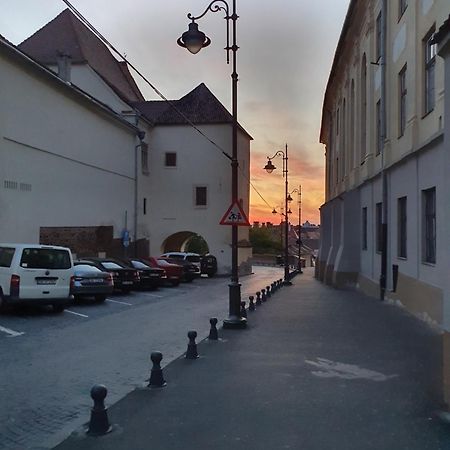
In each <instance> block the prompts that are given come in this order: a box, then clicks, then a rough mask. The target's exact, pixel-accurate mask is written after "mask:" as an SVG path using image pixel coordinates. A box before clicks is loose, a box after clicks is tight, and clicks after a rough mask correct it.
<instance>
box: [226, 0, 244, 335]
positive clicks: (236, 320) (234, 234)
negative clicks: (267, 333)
mask: <svg viewBox="0 0 450 450" xmlns="http://www.w3.org/2000/svg"><path fill="white" fill-rule="evenodd" d="M237 19H238V15H237V14H236V0H233V11H232V14H231V23H232V45H231V52H232V55H233V62H232V64H233V72H232V74H231V80H232V81H231V84H232V100H231V101H232V115H233V136H232V144H233V147H232V155H231V156H232V160H231V177H232V178H231V191H232V192H231V197H232V202H233V203H234V202H238V201H239V199H238V166H239V163H238V151H237V132H238V121H237V85H238V74H237V70H236V53H237V50H238V46H237V44H236V22H237ZM238 267H239V266H238V226H237V225H232V226H231V282H230V284H229V285H228V287H229V317H228V318H227V319H225V320H224V321H223V326H224V328H244V327H245V326H246V324H247V321H246V319H245V318H243V317H241V285H240V283H239V272H238Z"/></svg>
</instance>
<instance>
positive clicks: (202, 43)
mask: <svg viewBox="0 0 450 450" xmlns="http://www.w3.org/2000/svg"><path fill="white" fill-rule="evenodd" d="M177 43H178V45H179V46H180V47H184V48H187V49H188V50H189V51H190V52H191V53H192V54H193V55H195V54H196V53H198V52H199V51H200V50H201V49H202V48H203V47H207V46H208V45H209V44H211V39H209V37H207V36H206V35H205V33H203V32H202V31H200V30H199V29H198V25H197V24H196V23H195V22H194V21H192V22H191V23H190V24H189V29H188V31H185V32H184V33H183V34H182V35H181V37H180V38H178V40H177Z"/></svg>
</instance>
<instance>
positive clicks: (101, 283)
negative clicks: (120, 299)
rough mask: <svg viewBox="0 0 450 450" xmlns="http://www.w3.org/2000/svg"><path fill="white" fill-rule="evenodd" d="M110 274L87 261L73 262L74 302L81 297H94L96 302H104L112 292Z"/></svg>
mask: <svg viewBox="0 0 450 450" xmlns="http://www.w3.org/2000/svg"><path fill="white" fill-rule="evenodd" d="M113 289H114V282H113V277H112V274H111V273H109V272H105V271H103V270H101V269H99V268H98V267H96V266H95V264H94V263H91V262H88V261H75V262H74V282H73V286H72V294H73V295H74V298H75V300H79V299H81V298H82V297H94V298H95V301H96V302H99V303H101V302H104V301H105V300H106V297H107V296H108V295H109V294H111V293H112V292H113Z"/></svg>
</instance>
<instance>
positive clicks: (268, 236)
mask: <svg viewBox="0 0 450 450" xmlns="http://www.w3.org/2000/svg"><path fill="white" fill-rule="evenodd" d="M249 237H250V243H251V244H252V247H253V253H256V254H258V253H260V254H261V253H272V254H276V253H279V252H280V251H281V243H280V239H279V237H276V236H274V234H273V232H272V231H271V230H270V229H268V228H266V227H260V228H250V233H249Z"/></svg>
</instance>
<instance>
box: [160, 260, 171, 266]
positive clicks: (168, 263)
mask: <svg viewBox="0 0 450 450" xmlns="http://www.w3.org/2000/svg"><path fill="white" fill-rule="evenodd" d="M158 264H159V265H160V266H172V265H173V264H171V263H170V262H168V261H166V260H165V259H158Z"/></svg>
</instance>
